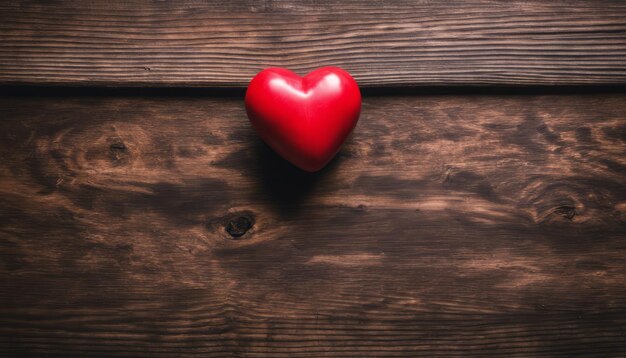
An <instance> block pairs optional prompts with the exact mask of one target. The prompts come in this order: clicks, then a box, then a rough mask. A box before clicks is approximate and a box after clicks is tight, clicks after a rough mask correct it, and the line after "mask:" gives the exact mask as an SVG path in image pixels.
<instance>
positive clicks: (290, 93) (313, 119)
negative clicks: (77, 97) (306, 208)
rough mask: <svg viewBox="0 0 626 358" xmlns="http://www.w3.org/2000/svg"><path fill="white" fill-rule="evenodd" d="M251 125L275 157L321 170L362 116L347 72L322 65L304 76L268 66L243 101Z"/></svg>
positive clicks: (299, 165)
mask: <svg viewBox="0 0 626 358" xmlns="http://www.w3.org/2000/svg"><path fill="white" fill-rule="evenodd" d="M245 104H246V112H247V114H248V118H249V119H250V123H251V124H252V126H253V127H254V129H255V130H256V132H257V133H258V134H259V136H260V137H261V138H262V139H263V141H265V143H267V144H268V145H269V146H270V147H271V148H272V149H273V150H274V151H275V152H276V153H278V154H279V155H280V156H282V157H283V158H285V159H286V160H287V161H289V162H290V163H292V164H293V165H295V166H297V167H299V168H300V169H302V170H305V171H309V172H315V171H318V170H320V169H322V168H323V167H324V166H325V165H326V164H328V162H330V161H331V159H332V158H333V157H334V156H335V155H336V154H337V153H338V152H339V150H340V149H341V146H342V144H343V143H344V141H345V140H346V138H347V137H348V136H349V135H350V133H351V132H352V130H353V129H354V127H355V126H356V124H357V122H358V120H359V115H360V113H361V92H360V90H359V87H358V85H357V83H356V81H355V80H354V78H352V76H350V74H349V73H348V72H346V71H344V70H342V69H340V68H337V67H322V68H319V69H317V70H315V71H312V72H310V73H309V74H307V75H306V76H304V77H300V76H298V75H297V74H295V73H293V72H291V71H289V70H287V69H284V68H268V69H265V70H263V71H261V72H260V73H258V74H257V75H256V76H255V77H254V78H253V79H252V80H251V81H250V85H249V86H248V89H247V91H246V97H245Z"/></svg>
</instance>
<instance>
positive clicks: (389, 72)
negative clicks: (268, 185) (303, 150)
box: [0, 0, 626, 87]
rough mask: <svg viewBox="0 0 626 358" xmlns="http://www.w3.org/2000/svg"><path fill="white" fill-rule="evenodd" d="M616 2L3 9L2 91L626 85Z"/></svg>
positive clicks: (623, 30)
mask: <svg viewBox="0 0 626 358" xmlns="http://www.w3.org/2000/svg"><path fill="white" fill-rule="evenodd" d="M624 19H626V4H625V3H624V2H623V1H609V0H607V1H595V0H587V1H579V0H578V1H577V0H575V1H565V0H559V1H537V0H531V1H501V2H499V1H476V0H470V1H442V2H435V1H389V2H381V1H364V0H362V1H334V0H333V1H330V0H316V1H293V0H287V1H245V0H235V1H227V2H224V1H213V0H209V1H202V2H200V1H193V0H191V1H164V2H157V1H153V2H145V1H127V0H124V1H122V0H111V1H88V2H85V1H73V0H67V1H54V2H33V1H16V0H12V1H3V2H2V3H0V83H3V84H39V85H50V84H64V85H97V86H120V85H122V86H209V87H211V86H216V87H242V86H246V85H247V84H248V81H249V80H250V78H251V77H252V76H253V75H254V74H256V73H257V72H258V71H260V70H261V69H263V68H265V67H271V66H282V67H288V68H290V69H293V70H295V71H296V72H298V73H300V74H304V73H306V72H308V71H310V70H312V69H314V68H317V67H320V66H324V65H335V66H340V67H343V68H345V69H346V70H348V71H350V72H351V73H352V74H353V75H354V76H355V78H356V79H357V81H358V82H359V83H360V84H361V85H362V86H381V85H382V86H426V85H427V86H463V85H472V86H480V85H507V86H520V85H522V86H524V85H624V84H626V21H624Z"/></svg>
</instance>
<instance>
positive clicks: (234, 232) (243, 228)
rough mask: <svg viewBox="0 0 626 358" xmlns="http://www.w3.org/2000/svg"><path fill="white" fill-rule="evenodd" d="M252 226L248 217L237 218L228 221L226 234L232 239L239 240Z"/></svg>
mask: <svg viewBox="0 0 626 358" xmlns="http://www.w3.org/2000/svg"><path fill="white" fill-rule="evenodd" d="M253 225H254V223H253V221H252V220H251V219H250V218H249V217H247V216H237V217H234V218H232V219H231V220H230V221H228V224H226V232H227V233H228V234H229V235H230V236H232V237H233V238H239V237H242V236H243V235H245V233H247V232H248V230H250V229H251V228H252V226H253Z"/></svg>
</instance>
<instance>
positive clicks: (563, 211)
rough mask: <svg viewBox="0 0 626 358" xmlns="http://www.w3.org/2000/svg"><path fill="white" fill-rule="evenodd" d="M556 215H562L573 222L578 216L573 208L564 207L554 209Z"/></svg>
mask: <svg viewBox="0 0 626 358" xmlns="http://www.w3.org/2000/svg"><path fill="white" fill-rule="evenodd" d="M554 213H555V214H558V215H561V216H562V217H564V218H566V219H567V220H572V219H573V218H574V216H576V209H575V208H574V207H573V206H569V205H563V206H559V207H557V208H556V209H554Z"/></svg>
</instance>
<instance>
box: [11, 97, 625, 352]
mask: <svg viewBox="0 0 626 358" xmlns="http://www.w3.org/2000/svg"><path fill="white" fill-rule="evenodd" d="M0 108H2V112H3V120H2V121H1V122H0V136H1V140H0V151H1V152H0V154H1V155H2V158H3V160H2V161H1V162H0V201H1V204H0V225H1V226H0V263H1V265H0V355H2V356H13V355H23V354H42V355H43V354H46V355H60V356H71V355H78V356H82V357H85V356H128V355H133V356H155V357H156V356H163V357H171V356H194V355H200V356H203V357H204V356H206V357H209V356H216V357H217V356H242V357H258V356H271V357H301V356H310V357H320V356H332V357H338V356H345V357H348V356H353V357H363V356H410V357H417V356H424V357H435V356H446V357H450V356H463V357H466V356H473V355H476V356H489V355H492V356H498V357H502V356H507V357H557V356H563V357H571V356H575V355H581V356H585V357H618V356H623V355H624V353H625V352H626V340H625V339H624V327H625V326H626V287H625V286H624V282H626V262H625V261H624V257H626V226H625V219H626V171H625V168H626V156H625V149H626V95H624V94H604V95H538V96H505V95H500V96H497V95H481V96H469V97H459V96H419V97H402V96H399V97H392V98H376V97H366V98H365V100H364V106H363V116H362V119H361V122H360V123H359V125H358V126H357V128H356V131H355V133H354V135H353V136H352V137H351V139H350V140H349V142H348V143H347V145H346V146H345V148H344V149H343V150H342V152H341V154H340V155H339V157H338V158H337V159H336V160H335V161H333V162H332V164H331V166H330V167H328V168H327V169H325V170H324V171H322V172H320V173H318V174H315V175H309V174H304V173H302V172H299V171H297V170H295V169H293V168H292V167H290V166H289V165H287V164H285V163H284V162H283V161H282V160H280V159H279V158H277V157H276V156H275V155H273V154H272V152H271V151H269V150H268V149H267V148H266V147H265V146H264V145H263V144H262V143H260V142H259V141H258V140H257V139H256V136H255V134H254V133H253V131H252V129H251V128H250V126H249V125H248V123H247V119H246V117H245V112H244V109H243V104H242V100H241V99H240V98H207V97H202V96H188V97H168V96H153V97H145V98H144V97H141V96H134V97H133V96H130V97H124V96H110V97H109V96H78V97H63V96H52V97H50V96H48V97H41V98H26V97H5V98H3V99H1V100H0ZM233 235H234V236H233Z"/></svg>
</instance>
